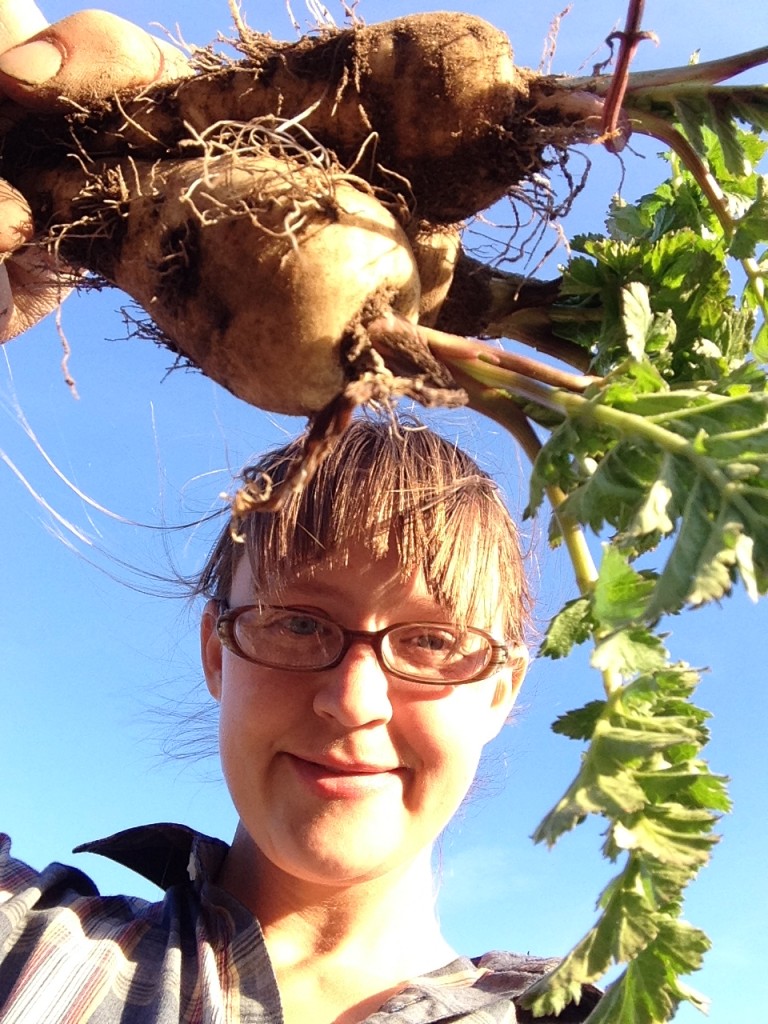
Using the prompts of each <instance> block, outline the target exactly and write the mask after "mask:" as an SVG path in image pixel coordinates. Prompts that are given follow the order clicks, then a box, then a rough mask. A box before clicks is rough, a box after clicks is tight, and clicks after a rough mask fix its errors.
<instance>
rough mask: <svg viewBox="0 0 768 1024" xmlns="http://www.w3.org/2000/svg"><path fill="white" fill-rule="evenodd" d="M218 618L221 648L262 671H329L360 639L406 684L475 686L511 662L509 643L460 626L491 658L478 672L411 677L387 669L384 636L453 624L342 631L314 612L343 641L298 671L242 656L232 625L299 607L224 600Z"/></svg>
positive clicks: (478, 630)
mask: <svg viewBox="0 0 768 1024" xmlns="http://www.w3.org/2000/svg"><path fill="white" fill-rule="evenodd" d="M218 605H219V617H218V618H217V620H216V635H217V636H218V638H219V640H220V641H221V643H222V645H223V646H224V647H226V648H227V650H228V651H231V652H232V654H234V655H236V656H237V657H238V658H242V659H243V661H249V662H251V663H252V664H254V665H262V666H263V667H264V668H276V669H281V670H284V671H286V672H324V671H325V670H326V669H329V668H336V666H337V665H340V664H341V663H342V661H343V660H344V658H345V657H346V655H347V652H348V651H349V648H350V647H351V646H352V644H353V643H355V642H356V641H359V640H362V641H364V642H366V643H367V644H369V645H370V646H371V647H372V648H373V652H374V654H375V655H376V659H377V660H378V663H379V665H380V667H381V668H382V669H383V670H384V671H385V672H388V673H390V675H393V676H396V677H397V678H398V679H407V680H409V681H410V682H415V683H421V685H422V686H465V685H466V684H467V683H478V682H480V680H481V679H487V678H488V676H490V675H493V673H494V672H496V671H497V670H498V669H500V668H502V667H503V666H504V665H506V664H508V663H509V661H510V660H511V656H512V653H511V652H512V649H513V647H514V645H513V644H511V643H509V642H505V643H500V642H499V641H498V640H496V639H494V637H493V636H491V634H490V633H487V632H486V631H485V630H484V629H478V628H477V627H476V626H462V629H464V630H466V631H467V632H468V633H474V634H475V635H477V636H481V637H483V638H484V639H485V640H487V641H488V644H489V645H490V648H491V657H490V661H489V662H488V664H487V665H485V666H484V667H483V668H482V669H481V670H480V671H479V672H478V673H476V674H475V675H473V676H471V677H470V678H469V679H461V680H449V679H424V678H423V677H422V676H418V675H415V674H413V675H411V674H409V673H406V672H401V671H400V670H399V669H395V668H391V667H390V666H389V665H388V664H387V663H386V661H385V660H384V653H383V649H382V644H383V642H384V637H385V636H387V634H388V633H391V632H392V630H395V629H401V628H402V627H403V626H436V627H438V628H439V627H445V626H447V625H455V623H446V622H424V621H418V622H392V623H390V625H388V626H385V627H384V628H383V629H377V630H373V631H371V630H365V629H346V628H345V627H344V626H342V625H340V624H339V623H338V622H334V620H333V619H329V618H328V617H327V616H325V615H318V614H316V613H315V612H306V611H305V612H304V614H305V615H309V616H310V617H311V618H313V619H317V620H318V622H324V623H327V624H328V625H330V626H333V627H334V629H337V630H339V632H340V633H341V635H342V638H343V642H342V645H341V648H340V650H339V652H338V654H336V655H335V656H334V657H333V658H332V659H331V660H330V661H329V662H327V663H326V664H325V665H315V666H312V667H309V668H304V667H302V668H298V667H291V666H287V665H276V664H274V663H273V662H269V661H263V660H261V659H259V658H254V657H253V656H252V655H250V654H246V653H245V651H244V650H243V649H242V648H241V647H240V645H239V643H238V642H237V637H236V636H235V623H236V621H237V619H238V618H239V617H240V616H241V615H243V614H244V613H245V612H249V611H252V610H253V609H254V608H259V607H261V608H269V609H274V610H277V611H287V612H297V613H300V612H302V609H301V608H292V607H290V605H289V606H284V605H257V604H243V605H238V606H237V607H235V608H229V607H228V606H227V604H226V602H225V601H219V602H218Z"/></svg>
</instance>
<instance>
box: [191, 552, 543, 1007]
mask: <svg viewBox="0 0 768 1024" xmlns="http://www.w3.org/2000/svg"><path fill="white" fill-rule="evenodd" d="M254 597H255V595H254V592H253V584H252V578H251V572H250V568H249V565H248V560H247V559H245V558H244V559H242V560H241V562H240V565H239V567H238V569H237V572H236V574H235V578H234V582H233V587H232V593H231V595H230V605H231V606H237V605H241V604H248V603H251V602H253V600H254ZM280 603H281V604H285V605H290V606H292V607H298V608H301V609H303V610H306V611H314V612H316V613H320V614H323V615H325V616H328V617H329V618H332V619H334V620H335V621H336V622H338V623H340V624H341V625H343V626H345V627H347V628H348V629H361V630H376V629H380V628H383V627H384V626H386V625H388V624H390V623H392V622H403V621H417V620H421V621H424V620H428V621H450V619H451V616H450V615H449V614H448V613H447V612H446V611H445V609H443V608H441V607H440V605H439V604H438V603H436V601H435V599H434V598H433V597H432V596H431V595H430V594H429V592H428V589H427V586H426V584H425V582H424V579H423V577H422V575H421V574H418V575H417V576H414V577H412V578H411V579H409V580H407V581H405V582H403V581H401V580H400V579H399V578H398V572H397V564H396V561H395V560H394V559H393V558H386V559H383V560H380V561H378V562H371V560H370V556H369V555H368V554H367V553H366V552H365V551H364V550H362V549H357V550H354V551H353V552H352V555H351V558H350V561H349V564H348V565H347V566H345V567H342V568H340V567H336V568H329V567H322V566H321V567H319V568H318V569H317V570H316V571H315V573H314V574H313V576H312V577H311V578H310V577H309V576H305V577H301V576H299V577H296V578H294V579H292V580H290V581H288V582H287V583H286V585H285V586H284V587H283V588H281V592H280ZM216 615H217V609H216V607H215V606H214V605H209V607H208V608H207V609H206V613H205V615H204V617H203V623H202V653H203V664H204V669H205V674H206V679H207V683H208V688H209V690H210V692H211V694H212V695H213V697H214V698H215V699H216V700H217V701H218V702H219V704H220V746H221V756H222V764H223V768H224V774H225V777H226V781H227V785H228V787H229V790H230V792H231V795H232V799H233V801H234V804H235V806H236V808H237V811H238V814H239V818H240V824H239V826H238V829H237V833H236V836H235V839H234V842H233V845H232V849H231V852H230V854H229V856H228V858H227V860H226V863H225V866H224V869H223V871H222V874H221V877H220V879H219V881H220V884H222V885H223V886H224V887H225V888H227V889H228V890H229V891H230V892H231V893H232V894H233V895H235V896H236V897H237V898H238V899H239V900H240V901H241V902H242V903H244V904H245V905H246V906H248V907H249V908H250V909H251V910H252V911H253V912H254V913H255V914H256V915H257V916H258V918H259V920H260V921H261V923H262V926H263V928H264V931H265V935H266V937H267V942H268V946H269V947H270V954H271V955H272V957H273V960H277V970H278V976H280V969H279V968H280V960H281V958H282V957H284V958H285V961H286V962H294V963H295V962H301V960H302V956H306V957H309V956H310V955H311V956H313V957H317V956H318V955H319V954H320V953H326V954H327V953H328V951H329V950H331V949H336V951H337V952H340V955H341V956H342V958H346V957H349V956H350V955H352V958H353V959H355V960H357V959H359V960H360V961H361V962H363V963H366V962H367V963H369V964H370V963H371V962H372V961H371V959H370V957H371V956H375V958H376V959H375V960H374V961H373V962H375V963H377V965H381V970H379V968H378V966H377V974H378V973H381V974H383V976H384V977H389V976H391V978H393V979H395V978H398V977H399V978H402V977H409V976H413V975H414V974H416V973H420V972H423V971H425V970H430V969H434V968H436V967H438V966H441V965H442V964H444V963H446V962H448V961H449V960H450V959H451V958H452V956H453V954H452V951H451V950H450V948H449V947H448V946H447V944H446V943H445V941H444V940H443V939H442V937H441V936H440V932H439V927H438V925H437V922H436V919H435V914H434V907H433V892H432V881H431V869H430V854H431V848H432V844H433V842H434V840H435V839H436V837H437V836H438V835H439V833H440V832H441V831H442V829H443V828H444V827H445V825H446V824H447V822H448V820H449V819H450V818H451V816H452V815H453V813H454V812H455V811H456V809H457V808H458V806H459V804H460V803H461V801H462V799H463V798H464V796H465V794H466V792H467V789H468V788H469V785H470V783H471V781H472V778H473V776H474V773H475V770H476V768H477V763H478V759H479V757H480V754H481V751H482V748H483V746H484V745H485V744H486V743H487V742H488V741H489V740H490V739H492V738H493V737H494V736H495V735H496V734H497V733H498V732H499V730H500V729H501V727H502V726H503V724H504V722H505V720H506V718H507V716H508V714H509V712H510V709H511V707H512V704H513V703H514V700H515V697H516V694H517V690H518V688H519V685H520V683H521V681H522V675H523V670H524V667H525V660H524V652H522V651H519V652H517V654H519V655H520V657H519V659H515V660H513V661H512V662H511V663H510V665H508V666H505V667H504V668H503V669H501V670H500V671H497V672H496V673H495V674H494V675H493V676H491V677H489V678H487V679H484V680H481V681H479V682H475V683H471V684H467V685H464V686H454V687H450V686H445V687H443V686H432V687H419V685H418V684H416V685H413V684H408V683H398V684H395V682H394V680H392V679H390V678H388V675H387V674H386V673H385V672H384V671H383V670H382V669H381V667H380V666H379V664H378V662H377V659H376V656H375V654H374V652H373V650H372V649H371V647H370V646H368V645H367V644H366V643H364V642H356V643H353V645H352V647H351V649H350V650H349V651H348V653H347V655H346V657H345V658H344V660H343V661H342V663H341V664H340V665H338V666H337V667H335V668H333V669H327V670H324V671H321V672H302V673H298V672H286V671H285V670H277V669H269V668H264V667H262V666H259V665H255V664H252V663H250V662H248V661H245V660H243V659H242V658H239V657H237V656H236V655H234V654H232V653H231V652H230V651H228V650H226V649H224V648H222V646H221V644H220V643H219V640H218V638H217V636H216V634H215V630H214V625H215V619H216ZM472 624H473V625H477V626H480V627H481V628H485V629H490V630H491V631H493V632H495V635H497V636H500V633H499V630H498V629H495V630H494V627H495V626H496V622H494V621H493V619H491V620H490V621H474V620H473V623H472ZM297 922H298V924H297ZM404 923H405V926H404ZM318 936H322V938H321V939H318ZM302 949H303V953H302ZM350 951H352V952H350ZM284 996H285V993H284ZM305 1005H306V1004H305Z"/></svg>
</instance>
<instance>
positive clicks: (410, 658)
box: [233, 607, 493, 682]
mask: <svg viewBox="0 0 768 1024" xmlns="http://www.w3.org/2000/svg"><path fill="white" fill-rule="evenodd" d="M233 633H234V638H235V640H236V642H237V645H238V647H239V648H240V650H241V651H242V653H243V654H244V655H245V657H247V658H253V659H254V660H256V661H258V662H261V663H262V664H267V665H272V666H274V667H276V668H289V669H297V670H301V669H306V670H316V669H320V668H324V667H326V666H328V665H330V664H332V663H333V662H334V661H336V660H337V659H338V657H339V655H340V654H341V652H342V650H343V649H344V647H345V644H346V633H345V630H344V629H342V627H341V626H339V625H337V624H336V623H334V622H331V621H330V620H328V619H324V618H322V617H319V616H315V615H311V614H309V613H307V612H302V611H300V610H292V609H284V608H260V607H253V608H248V609H245V610H244V611H242V612H240V613H239V614H238V615H237V616H236V617H235V619H234V623H233ZM371 642H372V646H374V648H376V647H377V644H376V643H375V641H374V640H373V638H372V639H371ZM377 653H378V652H377ZM492 654H493V650H492V646H491V643H490V641H489V640H488V638H487V637H486V636H484V635H483V634H482V633H478V632H474V631H472V630H469V629H464V628H462V627H460V626H457V625H454V624H451V623H409V624H407V625H398V626H393V627H391V628H390V629H388V630H386V631H383V634H382V636H381V646H380V658H381V661H382V662H383V666H384V667H385V668H387V669H389V670H390V671H392V672H394V673H403V674H405V675H407V676H411V677H415V678H416V679H423V680H425V681H432V682H461V681H465V680H469V679H472V678H473V677H474V676H477V675H479V674H480V673H481V672H482V671H483V670H484V669H485V668H486V666H487V665H488V663H489V662H490V659H491V657H492Z"/></svg>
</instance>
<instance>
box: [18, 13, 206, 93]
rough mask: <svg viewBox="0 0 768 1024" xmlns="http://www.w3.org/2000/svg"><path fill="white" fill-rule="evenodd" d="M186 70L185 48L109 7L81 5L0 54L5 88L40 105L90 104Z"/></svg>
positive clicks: (182, 73) (165, 79) (182, 74)
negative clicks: (85, 8)
mask: <svg viewBox="0 0 768 1024" xmlns="http://www.w3.org/2000/svg"><path fill="white" fill-rule="evenodd" d="M187 74H190V71H189V67H188V65H187V63H186V59H185V58H184V55H183V54H182V53H181V51H179V50H177V49H176V48H175V47H173V46H171V45H170V43H167V42H165V41H164V40H160V39H156V38H155V37H154V36H151V35H150V34H149V33H148V32H145V31H144V30H143V29H140V28H139V27H138V26H137V25H134V24H133V23H132V22H130V21H126V20H124V19H123V18H119V17H117V15H114V14H109V13H107V12H106V11H79V12H78V13H77V14H73V15H70V16H69V17H68V18H64V19H63V20H62V21H59V22H57V23H56V24H54V25H49V26H48V27H47V28H44V29H43V30H42V31H40V32H38V33H37V34H36V35H34V36H32V37H31V39H28V40H27V41H26V42H24V43H21V44H20V45H18V46H15V47H13V48H12V49H10V50H7V51H6V52H5V53H3V54H0V90H2V92H4V93H5V95H6V96H9V97H10V98H11V99H13V100H15V101H16V102H17V103H20V104H22V105H24V106H26V107H28V108H32V109H37V110H53V109H56V108H58V107H71V105H72V104H73V103H76V104H81V105H83V106H88V105H92V104H93V102H94V101H95V100H99V99H104V98H107V97H109V96H112V95H114V94H115V93H120V92H128V91H131V90H133V91H136V90H138V89H141V88H143V87H145V86H148V85H152V84H154V83H155V82H159V81H161V80H163V81H167V80H169V79H173V78H180V77H183V76H184V75H187Z"/></svg>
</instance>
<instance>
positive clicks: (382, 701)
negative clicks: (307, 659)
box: [314, 640, 392, 728]
mask: <svg viewBox="0 0 768 1024" xmlns="http://www.w3.org/2000/svg"><path fill="white" fill-rule="evenodd" d="M318 677H319V679H320V685H319V686H318V688H317V692H316V693H315V700H314V708H315V711H316V712H317V714H319V715H323V716H329V717H331V718H335V719H337V720H338V721H339V722H341V723H342V724H343V725H344V726H346V727H347V728H352V727H359V726H361V725H371V724H374V723H376V722H388V721H389V720H390V718H391V717H392V704H391V702H390V697H389V679H388V678H387V675H386V673H385V671H384V669H383V668H382V667H381V665H380V664H379V659H378V657H377V655H376V652H375V650H374V649H373V647H372V646H371V644H370V643H369V642H368V641H366V640H354V641H353V642H352V643H351V644H350V647H349V650H348V651H347V653H346V654H345V655H344V658H343V659H342V661H341V662H340V663H339V664H338V665H337V666H336V667H335V668H329V669H326V670H325V671H324V672H320V673H318Z"/></svg>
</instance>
